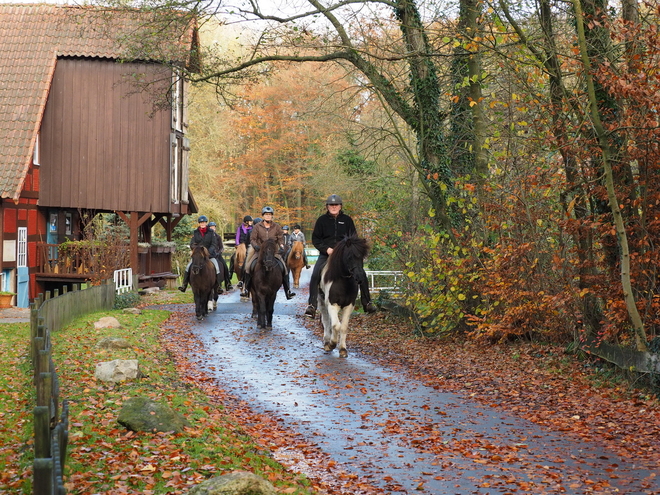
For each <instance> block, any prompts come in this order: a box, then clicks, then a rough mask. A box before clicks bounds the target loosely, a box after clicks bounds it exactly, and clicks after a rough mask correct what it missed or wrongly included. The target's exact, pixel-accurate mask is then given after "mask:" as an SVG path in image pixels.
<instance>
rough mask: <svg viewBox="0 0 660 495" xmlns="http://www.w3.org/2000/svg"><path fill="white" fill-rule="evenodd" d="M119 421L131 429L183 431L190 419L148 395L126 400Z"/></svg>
mask: <svg viewBox="0 0 660 495" xmlns="http://www.w3.org/2000/svg"><path fill="white" fill-rule="evenodd" d="M117 422H118V423H119V424H120V425H122V426H125V427H126V428H128V429H129V430H131V431H150V432H155V431H161V432H167V431H173V432H175V433H181V432H182V431H183V427H184V426H188V424H189V423H188V421H187V420H186V418H184V417H183V416H182V415H180V414H179V413H177V412H176V411H175V410H173V409H172V408H171V407H170V406H168V405H166V404H161V403H159V402H156V401H153V400H151V399H148V398H146V397H133V398H131V399H128V400H127V401H126V402H124V405H123V407H122V408H121V411H120V412H119V417H118V418H117Z"/></svg>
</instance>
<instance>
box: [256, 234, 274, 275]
mask: <svg viewBox="0 0 660 495" xmlns="http://www.w3.org/2000/svg"><path fill="white" fill-rule="evenodd" d="M275 254H277V243H276V242H275V239H268V240H267V241H266V242H264V243H263V244H262V245H261V248H260V249H259V263H260V264H261V266H262V267H263V268H264V269H265V270H266V271H267V272H268V271H270V270H272V269H273V267H275V265H276V264H277V259H276V258H275Z"/></svg>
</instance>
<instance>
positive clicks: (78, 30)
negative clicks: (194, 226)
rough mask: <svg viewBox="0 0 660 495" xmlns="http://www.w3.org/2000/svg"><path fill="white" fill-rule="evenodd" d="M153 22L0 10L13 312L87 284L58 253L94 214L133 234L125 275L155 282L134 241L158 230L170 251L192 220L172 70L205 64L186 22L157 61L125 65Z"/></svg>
mask: <svg viewBox="0 0 660 495" xmlns="http://www.w3.org/2000/svg"><path fill="white" fill-rule="evenodd" d="M147 16H148V14H145V13H141V12H138V11H129V12H127V11H122V12H118V11H117V12H109V11H107V10H101V9H95V8H89V7H70V6H54V5H2V4H0V130H1V131H2V135H3V137H4V138H5V144H4V148H3V151H2V152H1V153H0V200H1V203H0V232H1V233H2V243H0V255H1V259H2V280H1V281H0V290H11V291H14V292H16V293H17V297H16V301H15V304H16V305H18V306H22V307H25V306H27V305H28V302H29V301H30V300H31V299H32V298H34V297H35V296H36V295H37V294H38V293H39V292H43V291H44V290H49V289H52V288H55V287H59V286H61V285H65V284H66V285H68V284H70V283H72V282H80V281H82V280H85V279H88V278H89V274H88V273H86V271H85V269H84V267H81V265H80V264H79V263H77V262H76V261H75V260H63V259H62V256H61V252H60V251H59V250H58V245H60V244H61V243H62V242H64V241H66V240H76V239H81V238H82V229H83V227H84V225H85V223H86V222H87V221H89V220H90V219H91V218H93V217H94V216H95V215H96V214H98V213H115V214H117V215H118V216H119V217H120V218H121V219H122V220H123V221H124V222H125V223H126V225H127V226H128V228H129V238H128V239H127V243H126V244H127V248H126V249H128V250H129V252H130V257H129V259H130V266H131V267H132V268H133V270H134V273H138V274H139V273H142V274H149V273H151V272H152V269H151V268H152V256H151V254H150V253H146V256H145V255H142V256H141V255H140V254H139V253H138V242H140V243H150V241H151V231H152V227H153V226H154V225H155V224H157V223H160V224H161V225H162V226H163V228H164V229H165V232H166V235H167V238H168V240H171V233H172V229H173V228H174V226H176V224H177V223H178V222H179V220H180V219H181V218H182V217H183V216H184V215H189V214H193V213H196V211H197V208H196V205H195V203H194V200H193V198H192V196H191V194H190V191H189V189H188V151H189V143H188V140H187V138H186V132H187V118H186V95H187V88H186V83H185V82H184V81H183V80H182V79H181V78H179V77H177V72H176V70H175V69H172V68H171V67H176V63H178V64H180V65H183V64H192V63H194V64H197V63H198V61H197V60H196V59H195V56H196V55H195V53H196V52H195V50H194V47H195V46H198V40H197V31H196V29H195V26H194V23H191V22H188V21H186V20H185V19H182V20H181V23H182V25H181V26H176V29H173V32H172V34H171V38H170V39H161V40H159V41H160V46H161V47H164V48H163V49H162V50H161V51H160V53H159V54H158V56H154V59H149V58H148V57H147V56H143V58H145V59H146V60H145V59H142V60H137V61H129V62H127V61H126V59H133V58H134V56H132V55H131V54H130V53H128V52H127V51H128V48H127V46H126V42H125V41H123V42H122V41H120V40H122V36H123V35H124V34H126V33H129V32H130V33H133V34H132V36H136V34H135V33H139V32H140V29H142V28H141V26H142V25H143V24H144V25H145V26H146V25H147V24H148V19H147ZM183 23H186V24H183ZM182 33H183V35H182ZM138 36H139V34H138ZM145 36H149V35H148V34H145ZM163 62H167V63H163ZM173 62H176V63H173ZM145 88H147V89H145ZM141 245H142V244H141ZM158 265H159V266H158V269H159V271H160V270H163V269H164V268H168V271H169V267H167V265H166V264H165V266H164V265H163V263H162V262H161V263H158Z"/></svg>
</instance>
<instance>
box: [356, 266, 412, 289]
mask: <svg viewBox="0 0 660 495" xmlns="http://www.w3.org/2000/svg"><path fill="white" fill-rule="evenodd" d="M365 273H366V274H367V278H368V279H369V291H370V292H381V291H384V290H386V291H388V292H400V291H401V286H400V284H401V279H402V278H403V272H401V271H398V270H365Z"/></svg>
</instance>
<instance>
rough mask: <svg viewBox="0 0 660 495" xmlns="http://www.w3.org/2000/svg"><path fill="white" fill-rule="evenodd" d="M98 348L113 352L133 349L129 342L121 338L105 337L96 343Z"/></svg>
mask: <svg viewBox="0 0 660 495" xmlns="http://www.w3.org/2000/svg"><path fill="white" fill-rule="evenodd" d="M96 347H98V348H99V349H107V350H110V351H112V350H115V349H128V348H130V347H131V344H129V343H128V340H126V339H122V338H121V337H105V338H103V339H101V340H99V341H98V342H97V343H96Z"/></svg>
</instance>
